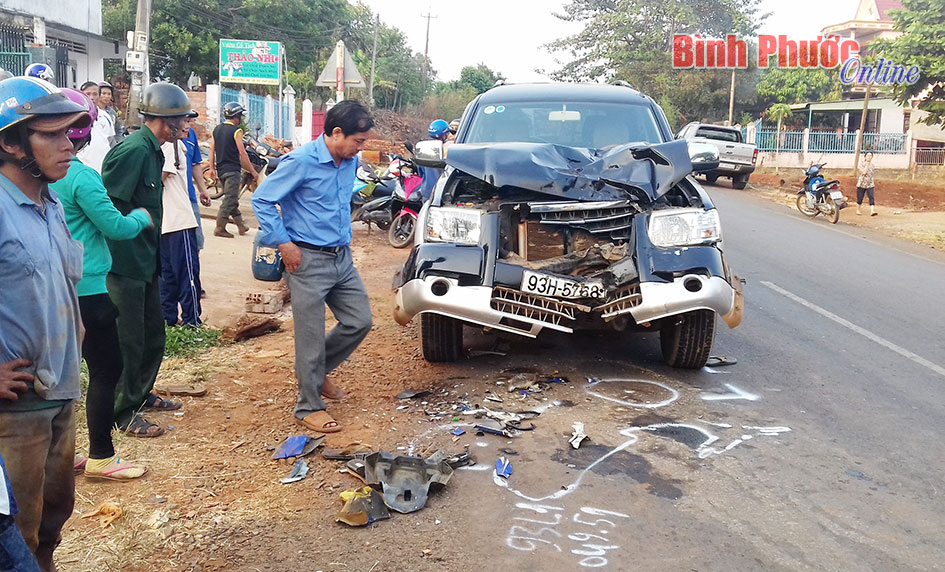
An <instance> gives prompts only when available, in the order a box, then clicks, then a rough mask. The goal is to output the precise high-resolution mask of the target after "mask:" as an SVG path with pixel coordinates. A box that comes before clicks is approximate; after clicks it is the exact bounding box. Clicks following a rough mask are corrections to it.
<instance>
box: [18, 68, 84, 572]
mask: <svg viewBox="0 0 945 572" xmlns="http://www.w3.org/2000/svg"><path fill="white" fill-rule="evenodd" d="M89 124H90V118H89V115H88V113H86V112H85V110H84V109H83V108H82V106H80V105H78V104H76V103H74V102H72V101H70V100H69V99H68V98H67V97H66V96H65V95H63V94H62V92H60V91H59V89H58V88H56V87H55V86H53V85H52V84H50V83H48V82H45V81H43V80H39V79H36V78H34V77H14V78H10V79H6V80H3V81H2V82H0V299H2V303H0V455H2V456H3V459H4V461H5V463H6V468H7V473H8V476H9V479H10V484H11V486H12V489H13V493H14V494H15V495H16V500H17V506H18V508H19V513H18V514H17V515H16V524H17V526H18V527H19V529H20V532H22V534H23V538H24V539H25V540H26V543H27V545H28V546H29V548H30V550H31V551H32V552H33V554H34V555H35V557H36V560H37V563H38V564H39V567H40V569H41V570H44V571H50V570H55V569H56V567H55V565H54V564H53V550H54V549H55V548H56V545H57V544H58V543H59V540H60V538H61V536H60V532H61V530H62V526H63V524H65V522H66V520H67V519H68V518H69V516H71V514H72V508H73V504H74V502H75V489H74V486H75V477H74V475H73V471H72V465H73V457H74V455H75V420H74V417H73V403H74V401H75V399H76V398H78V397H79V396H80V394H81V389H80V386H79V361H80V360H79V339H80V328H81V321H80V318H79V302H78V298H77V296H76V283H78V281H79V279H80V278H81V277H82V246H81V244H80V243H78V242H77V241H75V240H73V239H72V237H71V236H70V234H69V230H68V228H67V226H66V220H65V216H64V214H63V210H62V206H61V205H60V202H59V199H58V197H57V196H56V194H55V193H54V192H53V191H50V190H49V187H48V184H49V183H50V182H53V181H56V180H59V179H61V178H63V177H64V176H65V175H66V173H67V171H68V170H69V162H70V160H71V159H72V153H71V149H72V142H71V141H70V140H69V138H68V137H67V136H66V132H67V130H68V129H69V128H70V127H76V128H82V127H86V126H88V125H89Z"/></svg>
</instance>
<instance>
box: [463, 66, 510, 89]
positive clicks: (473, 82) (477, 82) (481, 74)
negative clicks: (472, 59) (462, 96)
mask: <svg viewBox="0 0 945 572" xmlns="http://www.w3.org/2000/svg"><path fill="white" fill-rule="evenodd" d="M500 79H505V77H504V76H502V74H499V73H496V72H494V71H492V70H491V69H489V66H487V65H486V64H484V63H480V64H478V65H475V66H466V67H464V68H463V69H462V70H461V71H460V72H459V82H458V84H459V85H458V87H460V88H463V87H467V86H468V87H471V88H472V89H474V90H476V93H477V94H480V93H485V92H486V91H488V90H489V88H491V87H492V86H493V85H495V82H497V81H499V80H500Z"/></svg>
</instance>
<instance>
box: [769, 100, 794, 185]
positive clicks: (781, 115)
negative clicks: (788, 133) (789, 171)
mask: <svg viewBox="0 0 945 572" xmlns="http://www.w3.org/2000/svg"><path fill="white" fill-rule="evenodd" d="M765 116H767V117H768V118H769V119H771V120H772V121H777V122H778V129H777V131H775V136H774V152H775V153H780V152H781V122H782V121H784V120H785V119H787V118H788V117H790V116H791V106H790V105H788V104H786V103H775V104H774V105H772V106H771V107H769V108H768V110H767V111H765ZM774 172H775V173H777V172H778V167H777V163H775V167H774Z"/></svg>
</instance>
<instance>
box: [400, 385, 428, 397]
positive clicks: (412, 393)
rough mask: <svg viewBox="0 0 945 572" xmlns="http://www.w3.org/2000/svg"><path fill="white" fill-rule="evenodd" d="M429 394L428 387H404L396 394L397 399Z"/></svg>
mask: <svg viewBox="0 0 945 572" xmlns="http://www.w3.org/2000/svg"><path fill="white" fill-rule="evenodd" d="M429 394H430V390H429V389H409V388H406V387H405V388H404V390H403V391H401V392H400V393H398V394H397V399H416V398H418V397H423V396H425V395H429Z"/></svg>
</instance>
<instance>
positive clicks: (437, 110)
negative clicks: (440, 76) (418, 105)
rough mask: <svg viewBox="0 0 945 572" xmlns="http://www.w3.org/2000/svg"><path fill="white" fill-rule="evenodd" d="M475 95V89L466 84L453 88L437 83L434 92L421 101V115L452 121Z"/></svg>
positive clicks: (461, 112)
mask: <svg viewBox="0 0 945 572" xmlns="http://www.w3.org/2000/svg"><path fill="white" fill-rule="evenodd" d="M477 95H478V93H477V92H476V90H475V89H473V88H472V87H470V86H468V85H467V86H463V87H459V88H454V87H451V86H450V85H449V84H443V83H441V84H437V86H436V90H435V92H434V94H433V95H431V96H429V97H427V99H426V101H425V102H424V103H423V115H424V117H436V118H438V119H444V120H446V121H447V122H449V121H452V120H453V119H457V118H459V117H460V116H461V115H462V114H463V111H464V110H465V109H466V105H467V104H468V103H469V102H470V101H472V100H473V99H475V97H476V96H477Z"/></svg>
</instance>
